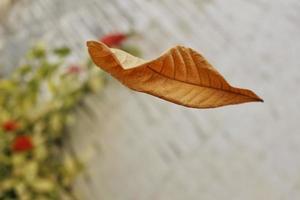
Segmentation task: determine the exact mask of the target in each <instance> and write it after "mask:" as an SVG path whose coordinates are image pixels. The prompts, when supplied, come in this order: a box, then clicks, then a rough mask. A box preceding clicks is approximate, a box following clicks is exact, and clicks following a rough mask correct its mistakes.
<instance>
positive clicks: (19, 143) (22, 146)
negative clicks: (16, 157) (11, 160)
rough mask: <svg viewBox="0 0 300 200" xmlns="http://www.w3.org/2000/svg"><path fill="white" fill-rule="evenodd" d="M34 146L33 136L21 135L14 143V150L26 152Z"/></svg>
mask: <svg viewBox="0 0 300 200" xmlns="http://www.w3.org/2000/svg"><path fill="white" fill-rule="evenodd" d="M32 148H33V144H32V140H31V137H28V136H19V137H17V138H16V139H15V140H14V142H13V144H12V150H13V151H14V152H24V151H28V150H30V149H32Z"/></svg>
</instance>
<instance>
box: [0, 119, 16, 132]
mask: <svg viewBox="0 0 300 200" xmlns="http://www.w3.org/2000/svg"><path fill="white" fill-rule="evenodd" d="M19 127H20V126H19V124H18V123H17V122H16V121H14V120H8V121H6V122H4V123H3V124H2V129H3V130H4V131H6V132H13V131H16V130H17V129H18V128H19Z"/></svg>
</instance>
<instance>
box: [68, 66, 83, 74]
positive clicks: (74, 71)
mask: <svg viewBox="0 0 300 200" xmlns="http://www.w3.org/2000/svg"><path fill="white" fill-rule="evenodd" d="M80 72H81V68H80V67H79V66H77V65H71V66H70V67H68V69H67V73H68V74H79V73H80Z"/></svg>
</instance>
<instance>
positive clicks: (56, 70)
mask: <svg viewBox="0 0 300 200" xmlns="http://www.w3.org/2000/svg"><path fill="white" fill-rule="evenodd" d="M111 36H112V35H107V36H104V38H106V39H105V40H106V41H108V42H109V41H110V44H111V45H113V46H114V47H119V48H122V47H123V46H121V43H123V42H124V40H125V39H126V38H123V39H120V38H122V36H120V35H119V36H113V37H111ZM115 37H119V39H118V41H117V42H113V40H114V39H112V38H115ZM124 37H125V34H124ZM109 38H111V39H109ZM121 40H122V41H121ZM131 49H137V48H131ZM124 50H126V49H125V48H124ZM127 50H128V51H130V48H128V49H127ZM137 52H138V51H136V50H135V51H131V52H130V53H132V54H135V53H137ZM70 53H71V51H70V49H69V48H67V47H60V48H56V49H54V50H47V49H46V48H45V46H43V45H41V44H39V45H36V46H35V47H33V48H32V49H31V50H30V51H29V52H28V54H27V56H26V59H25V64H23V65H22V66H20V67H18V68H16V70H15V71H14V72H13V73H12V74H11V75H10V76H9V77H8V78H6V79H3V78H2V79H0V200H13V199H20V200H35V199H37V200H50V199H51V200H56V199H76V196H75V195H74V193H73V191H72V183H73V182H74V179H75V177H76V175H77V174H78V172H80V171H81V169H82V164H81V163H80V162H79V161H78V160H77V159H76V158H74V156H72V154H71V153H70V152H69V151H68V150H67V149H66V148H63V147H64V141H65V140H64V139H65V138H66V134H65V132H66V126H67V125H68V124H70V122H72V121H74V116H73V112H72V111H73V110H74V108H76V106H80V105H82V104H81V103H80V102H81V101H82V100H83V98H84V97H85V96H86V95H88V94H92V93H96V92H99V91H100V90H101V89H102V87H103V85H104V76H103V74H102V71H101V70H99V69H98V68H97V67H94V65H93V64H92V62H91V60H90V59H88V60H87V61H86V62H85V63H83V64H72V65H67V64H66V58H67V57H68V56H69V55H70Z"/></svg>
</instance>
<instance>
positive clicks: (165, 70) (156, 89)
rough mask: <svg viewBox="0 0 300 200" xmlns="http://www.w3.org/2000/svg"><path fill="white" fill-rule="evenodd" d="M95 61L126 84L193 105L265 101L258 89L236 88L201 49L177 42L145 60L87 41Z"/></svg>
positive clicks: (223, 104) (176, 101) (141, 90)
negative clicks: (258, 94) (168, 48)
mask: <svg viewBox="0 0 300 200" xmlns="http://www.w3.org/2000/svg"><path fill="white" fill-rule="evenodd" d="M87 46H88V50H89V53H90V55H91V58H92V60H93V61H94V63H95V64H96V65H97V66H99V67H100V68H102V69H103V70H105V71H106V72H108V73H110V74H111V75H112V76H114V77H115V78H116V79H118V80H119V81H120V82H122V83H123V84H124V85H125V86H127V87H129V88H131V89H133V90H136V91H139V92H144V93H148V94H151V95H154V96H157V97H159V98H162V99H165V100H167V101H171V102H173V103H176V104H180V105H183V106H187V107H193V108H215V107H220V106H225V105H232V104H240V103H245V102H254V101H263V100H262V99H261V98H260V97H258V96H257V95H256V94H255V93H254V92H252V91H250V90H247V89H240V88H235V87H232V86H230V85H229V83H228V82H227V81H226V80H225V79H224V78H223V76H222V75H221V74H220V73H219V72H217V71H216V70H215V69H214V68H213V67H212V66H211V65H210V64H209V63H208V62H207V61H206V60H205V58H204V57H203V56H202V55H200V54H199V53H198V52H196V51H195V50H193V49H191V48H186V47H183V46H176V47H174V48H171V49H170V50H168V51H167V52H165V53H164V54H162V55H161V56H160V57H158V58H157V59H154V60H151V61H145V60H143V59H140V58H137V57H134V56H132V55H130V54H128V53H126V52H124V51H122V50H118V49H112V48H109V47H107V46H106V45H105V44H103V43H99V42H94V41H90V42H88V43H87Z"/></svg>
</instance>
